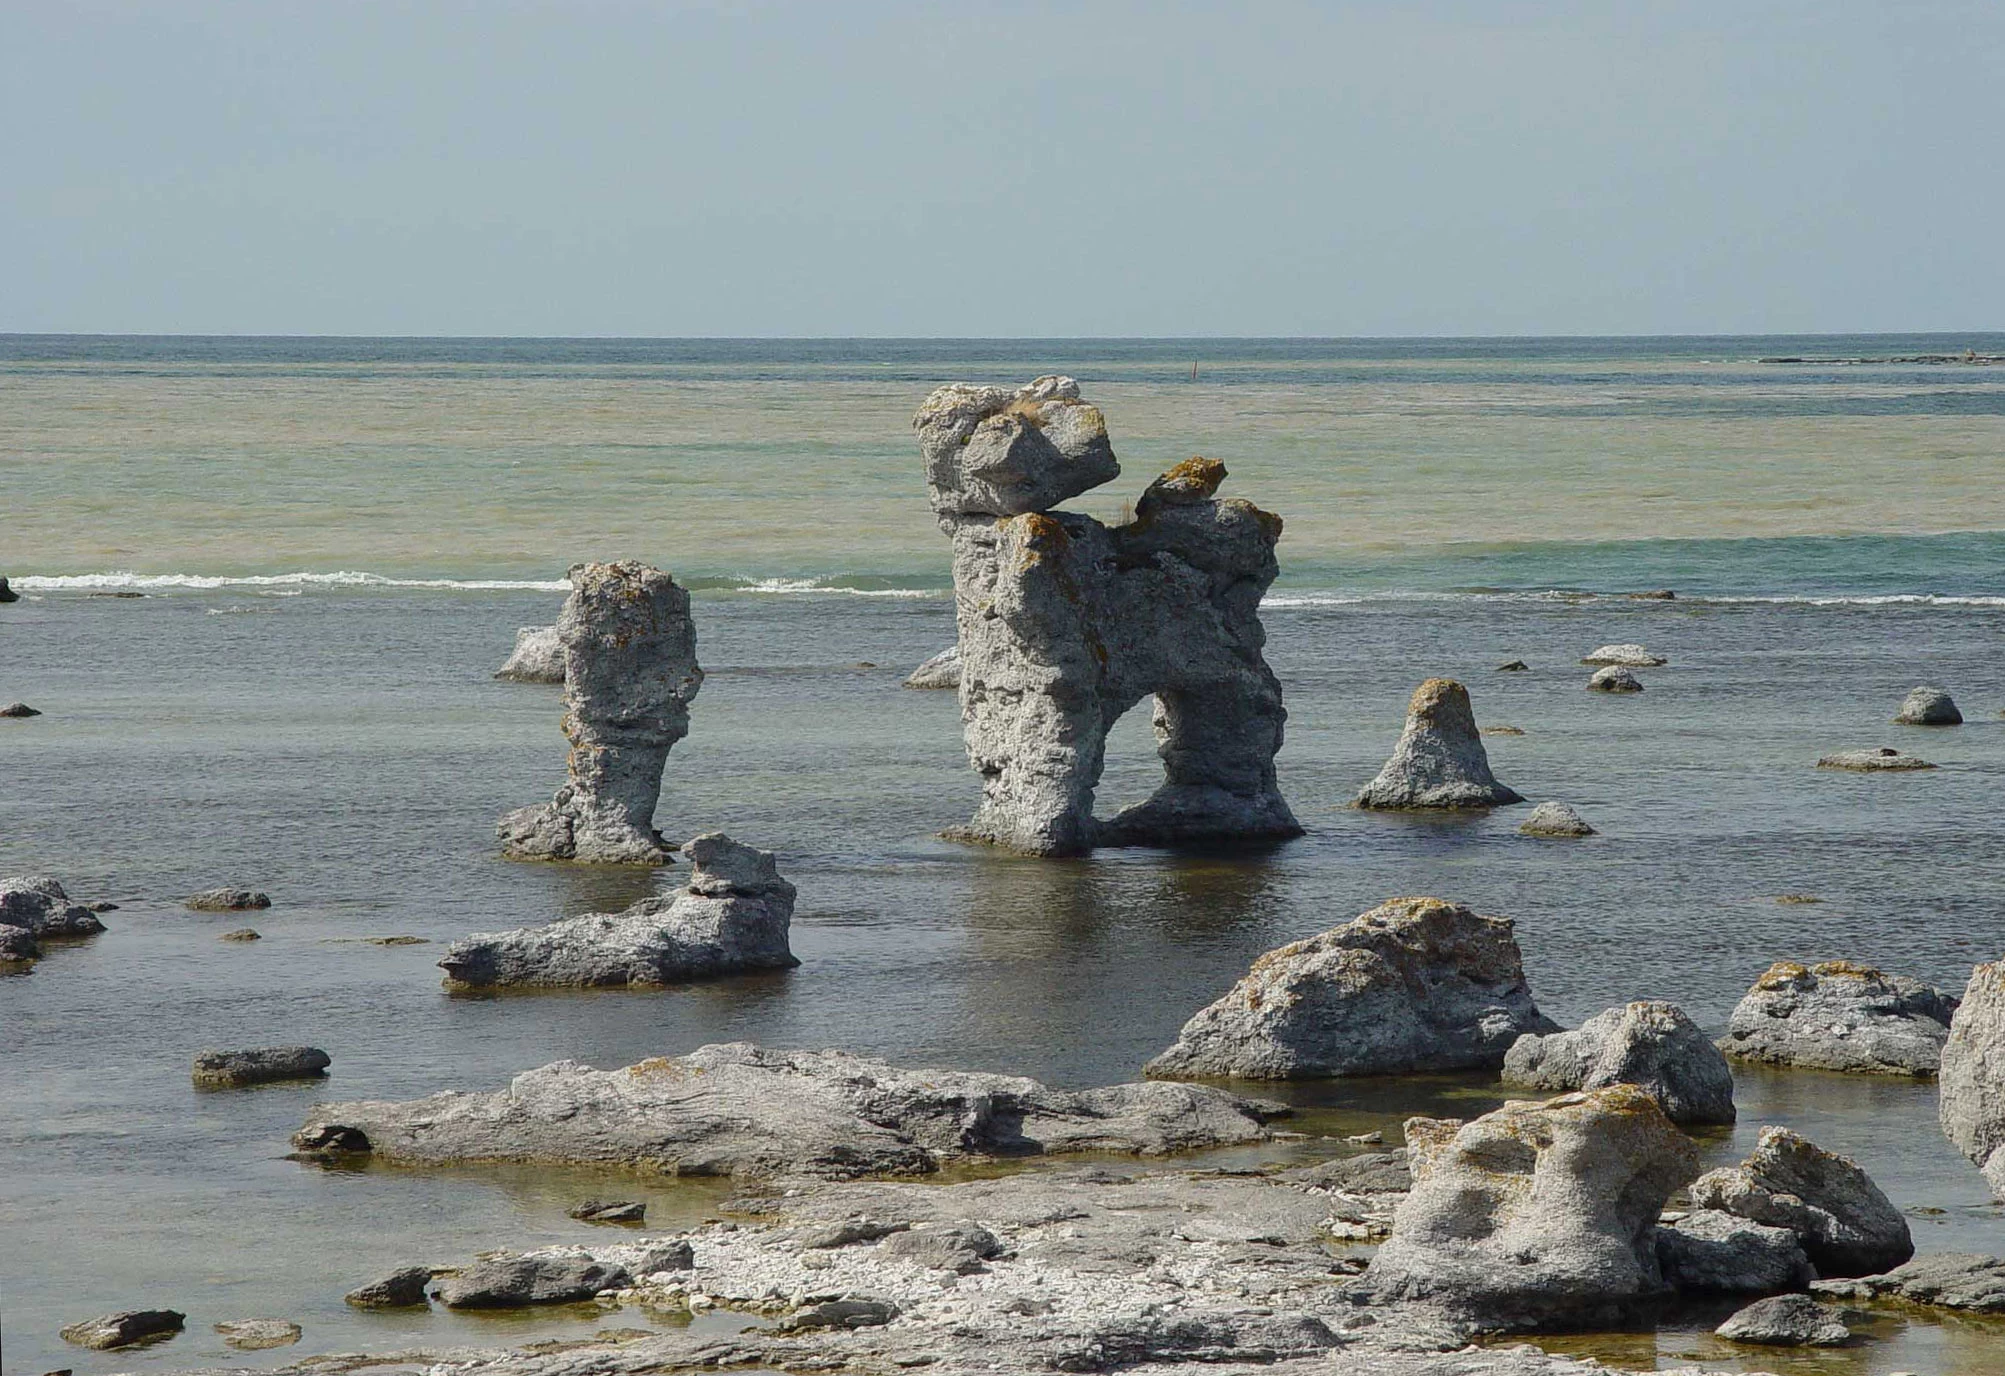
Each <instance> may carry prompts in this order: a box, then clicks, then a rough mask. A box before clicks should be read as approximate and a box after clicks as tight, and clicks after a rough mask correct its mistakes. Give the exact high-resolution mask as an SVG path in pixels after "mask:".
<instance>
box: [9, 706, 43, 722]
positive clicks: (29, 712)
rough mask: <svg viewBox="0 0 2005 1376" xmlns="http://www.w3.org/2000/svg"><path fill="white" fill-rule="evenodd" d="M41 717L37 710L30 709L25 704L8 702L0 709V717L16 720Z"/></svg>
mask: <svg viewBox="0 0 2005 1376" xmlns="http://www.w3.org/2000/svg"><path fill="white" fill-rule="evenodd" d="M41 715H42V713H41V711H40V710H39V709H37V708H34V707H30V706H29V705H28V704H27V703H25V702H10V703H8V704H7V705H6V706H5V707H0V717H13V718H17V719H25V718H27V717H39V716H41Z"/></svg>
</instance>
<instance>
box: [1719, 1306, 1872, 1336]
mask: <svg viewBox="0 0 2005 1376" xmlns="http://www.w3.org/2000/svg"><path fill="white" fill-rule="evenodd" d="M1713 1332H1714V1334H1715V1335H1717V1336H1719V1337H1722V1338H1726V1339H1728V1340H1729V1341H1731V1342H1737V1343H1758V1344H1761V1345H1762V1346H1764V1347H1839V1346H1842V1345H1843V1344H1844V1343H1846V1342H1847V1341H1849V1340H1850V1339H1851V1336H1852V1330H1851V1329H1849V1328H1847V1327H1845V1325H1844V1323H1843V1322H1841V1321H1840V1319H1839V1318H1838V1315H1837V1314H1836V1313H1835V1312H1834V1311H1832V1310H1830V1309H1826V1308H1825V1307H1824V1306H1823V1305H1821V1304H1819V1303H1817V1301H1816V1300H1813V1299H1811V1298H1810V1297H1809V1296H1808V1295H1776V1296H1774V1297H1773V1298H1770V1299H1765V1300H1756V1301H1755V1302H1754V1303H1753V1304H1750V1305H1749V1306H1748V1307H1747V1308H1745V1309H1743V1310H1741V1311H1740V1312H1739V1313H1737V1314H1735V1315H1734V1316H1733V1317H1732V1318H1730V1319H1728V1320H1727V1321H1726V1322H1725V1323H1723V1324H1721V1325H1720V1326H1719V1327H1718V1328H1715V1329H1714V1330H1713Z"/></svg>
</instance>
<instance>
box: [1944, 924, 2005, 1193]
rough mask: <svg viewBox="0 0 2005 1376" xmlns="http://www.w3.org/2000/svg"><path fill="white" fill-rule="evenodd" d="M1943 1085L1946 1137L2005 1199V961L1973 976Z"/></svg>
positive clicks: (1947, 1045) (1947, 1054)
mask: <svg viewBox="0 0 2005 1376" xmlns="http://www.w3.org/2000/svg"><path fill="white" fill-rule="evenodd" d="M1940 1085H1941V1100H1940V1104H1939V1114H1940V1118H1941V1122H1942V1130H1943V1132H1944V1133H1945V1134H1947V1135H1948V1137H1949V1140H1950V1141H1952V1142H1954V1143H1955V1144H1956V1148H1957V1150H1958V1151H1961V1152H1962V1153H1963V1154H1964V1155H1965V1156H1967V1157H1969V1158H1970V1159H1971V1160H1972V1161H1973V1162H1975V1163H1976V1164H1977V1167H1978V1169H1979V1170H1981V1171H1983V1172H1984V1179H1985V1181H1986V1182H1987V1183H1988V1184H1989V1185H1990V1186H1991V1193H1992V1194H1994V1195H1996V1196H1997V1197H1998V1198H2000V1199H2005V960H1994V961H1990V962H1988V963H1986V964H1983V965H1980V966H1978V967H1977V968H1976V969H1975V970H1972V971H1971V972H1970V982H1969V983H1968V984H1966V985H1965V986H1964V987H1963V1001H1962V1003H1960V1004H1959V1005H1958V1006H1957V1009H1956V1015H1955V1016H1954V1017H1952V1018H1951V1019H1950V1021H1949V1036H1948V1038H1947V1039H1946V1040H1945V1041H1944V1042H1943V1045H1942V1070H1941V1074H1940Z"/></svg>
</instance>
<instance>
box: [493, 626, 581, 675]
mask: <svg viewBox="0 0 2005 1376" xmlns="http://www.w3.org/2000/svg"><path fill="white" fill-rule="evenodd" d="M494 676H495V677H496V678H505V679H511V680H513V681H514V682H516V683H562V682H563V681H564V642H563V641H562V640H560V639H559V638H558V636H557V628H556V627H555V626H524V627H522V628H521V629H520V630H518V631H517V632H516V633H515V649H514V651H513V652H512V653H511V654H510V655H509V656H508V659H507V660H506V662H504V663H503V664H502V666H501V667H500V668H499V669H496V670H495V671H494Z"/></svg>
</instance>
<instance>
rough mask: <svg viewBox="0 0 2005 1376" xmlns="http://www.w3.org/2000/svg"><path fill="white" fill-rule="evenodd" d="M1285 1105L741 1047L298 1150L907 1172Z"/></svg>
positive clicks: (1188, 1145) (1124, 1148)
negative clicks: (1067, 1086)
mask: <svg viewBox="0 0 2005 1376" xmlns="http://www.w3.org/2000/svg"><path fill="white" fill-rule="evenodd" d="M1285 1112H1286V1110H1285V1109H1283V1108H1281V1107H1280V1106H1279V1105H1276V1104H1270V1103H1264V1102H1261V1101H1257V1100H1250V1099H1242V1098H1238V1097H1237V1096H1234V1095H1231V1094H1227V1093H1224V1092H1223V1091H1221V1090H1215V1089H1208V1088H1201V1087H1198V1086H1192V1085H1168V1084H1129V1085H1111V1086H1108V1087H1107V1088H1104V1089H1088V1090H1079V1091H1067V1090H1055V1089H1050V1088H1047V1087H1046V1086H1044V1085H1041V1084H1039V1083H1038V1082H1037V1081H1035V1080H1027V1079H1023V1078H1020V1077H1017V1076H1011V1075H987V1074H980V1073H976V1072H969V1071H949V1070H901V1069H898V1068H897V1067H894V1066H891V1065H887V1064H886V1063H884V1062H883V1061H877V1060H871V1059H868V1058H866V1057H862V1056H852V1055H848V1054H846V1053H844V1052H840V1051H797V1052H785V1051H768V1050H765V1049H763V1048H760V1047H756V1046H750V1045H747V1044H745V1043H743V1042H739V1043H733V1044H730V1045H721V1046H706V1047H703V1048H701V1049H699V1050H697V1051H694V1052H692V1053H690V1054H689V1055H687V1056H678V1057H658V1058H656V1059H654V1060H648V1061H642V1062H640V1063H639V1064H638V1065H631V1066H627V1067H626V1068H625V1069H622V1070H594V1069H592V1068H591V1067H590V1066H587V1065H582V1064H580V1063H579V1062H577V1061H559V1062H557V1063H555V1064H554V1065H547V1066H544V1067H543V1068H542V1069H540V1070H531V1071H528V1072H526V1073H524V1074H521V1075H518V1076H516V1077H515V1079H514V1081H513V1082H512V1083H511V1084H510V1085H509V1086H508V1088H506V1089H504V1090H501V1091H499V1092H498V1093H492V1094H469V1093H457V1092H452V1093H445V1094H437V1095H433V1096H432V1097H431V1098H429V1099H416V1100H411V1101H407V1102H404V1103H390V1102H362V1103H346V1104H326V1105H322V1106H320V1107H318V1108H316V1109H315V1110H314V1111H313V1113H312V1114H311V1115H310V1116H309V1117H308V1118H307V1120H306V1124H305V1126H303V1127H302V1128H301V1129H300V1130H299V1132H297V1133H296V1134H294V1136H293V1144H294V1145H295V1146H296V1147H298V1148H299V1149H300V1150H302V1151H305V1152H357V1151H366V1152H373V1153H374V1154H375V1155H376V1157H378V1158H379V1159H381V1160H384V1161H390V1162H409V1163H413V1164H423V1165H443V1164H447V1163H451V1162H458V1161H534V1162H597V1163H601V1164H615V1165H626V1166H632V1167H636V1168H638V1169H642V1170H649V1171H655V1172H661V1173H666V1174H680V1175H736V1176H759V1175H775V1174H789V1173H793V1174H804V1175H821V1176H837V1177H841V1176H853V1175H866V1174H882V1175H910V1174H924V1173H928V1172H931V1171H934V1170H938V1169H939V1168H940V1167H941V1166H942V1165H943V1164H945V1163H947V1162H951V1161H957V1160H964V1159H980V1158H984V1157H1009V1156H1031V1155H1038V1154H1043V1153H1052V1154H1056V1153H1061V1152H1075V1151H1110V1152H1128V1153H1138V1154H1144V1155H1157V1154H1161V1153H1165V1152H1173V1151H1186V1150H1192V1149H1195V1148H1198V1147H1211V1146H1222V1145H1227V1144H1231V1143H1236V1142H1253V1141H1259V1140H1262V1139H1264V1138H1265V1137H1267V1136H1268V1132H1267V1129H1266V1127H1265V1124H1266V1122H1267V1120H1268V1119H1269V1118H1271V1117H1274V1116H1276V1115H1278V1114H1281V1113H1285Z"/></svg>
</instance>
